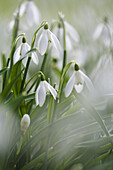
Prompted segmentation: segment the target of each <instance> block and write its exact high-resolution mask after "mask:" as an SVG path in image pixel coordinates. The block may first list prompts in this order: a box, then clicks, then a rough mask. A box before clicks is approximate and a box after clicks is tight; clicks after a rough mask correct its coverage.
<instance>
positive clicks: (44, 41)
mask: <svg viewBox="0 0 113 170" xmlns="http://www.w3.org/2000/svg"><path fill="white" fill-rule="evenodd" d="M49 41H50V42H51V44H52V45H53V46H54V47H55V48H56V49H57V51H58V52H59V53H60V52H61V46H60V42H59V40H58V39H57V37H56V36H55V35H54V34H53V33H52V32H51V31H50V30H49V29H48V25H47V24H46V25H45V26H44V30H43V32H42V34H41V35H40V37H39V39H38V50H39V52H40V54H41V55H44V54H45V52H46V50H47V47H48V42H49Z"/></svg>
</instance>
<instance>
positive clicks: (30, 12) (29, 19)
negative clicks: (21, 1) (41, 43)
mask: <svg viewBox="0 0 113 170" xmlns="http://www.w3.org/2000/svg"><path fill="white" fill-rule="evenodd" d="M26 8H27V9H26V19H27V22H28V24H29V26H33V24H34V13H33V8H32V2H31V1H27V7H26Z"/></svg>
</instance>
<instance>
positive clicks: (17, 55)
mask: <svg viewBox="0 0 113 170" xmlns="http://www.w3.org/2000/svg"><path fill="white" fill-rule="evenodd" d="M20 51H21V45H20V46H19V47H18V48H17V49H16V51H15V53H14V56H13V63H14V64H15V63H16V62H17V61H18V60H19V59H20V58H21V56H20Z"/></svg>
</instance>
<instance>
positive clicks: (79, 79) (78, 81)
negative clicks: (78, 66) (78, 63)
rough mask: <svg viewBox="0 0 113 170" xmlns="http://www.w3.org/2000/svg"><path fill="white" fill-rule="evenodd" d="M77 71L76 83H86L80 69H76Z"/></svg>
mask: <svg viewBox="0 0 113 170" xmlns="http://www.w3.org/2000/svg"><path fill="white" fill-rule="evenodd" d="M75 72H76V76H75V84H76V85H78V84H84V77H83V76H82V74H81V72H80V70H78V71H75Z"/></svg>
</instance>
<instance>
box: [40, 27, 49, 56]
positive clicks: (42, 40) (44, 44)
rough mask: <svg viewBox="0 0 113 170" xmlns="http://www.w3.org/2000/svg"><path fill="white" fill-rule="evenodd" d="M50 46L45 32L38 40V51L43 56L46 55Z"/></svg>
mask: <svg viewBox="0 0 113 170" xmlns="http://www.w3.org/2000/svg"><path fill="white" fill-rule="evenodd" d="M47 46H48V36H47V30H43V32H42V34H41V36H40V37H39V40H38V50H39V53H40V54H41V55H44V54H45V52H46V50H47Z"/></svg>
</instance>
